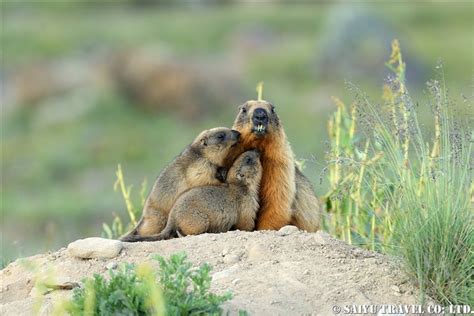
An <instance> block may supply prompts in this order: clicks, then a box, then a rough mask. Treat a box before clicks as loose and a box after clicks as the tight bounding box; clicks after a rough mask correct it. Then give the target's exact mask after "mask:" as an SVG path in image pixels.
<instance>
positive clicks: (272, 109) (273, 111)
mask: <svg viewBox="0 0 474 316" xmlns="http://www.w3.org/2000/svg"><path fill="white" fill-rule="evenodd" d="M271 111H272V113H275V107H274V106H273V105H272V108H271Z"/></svg>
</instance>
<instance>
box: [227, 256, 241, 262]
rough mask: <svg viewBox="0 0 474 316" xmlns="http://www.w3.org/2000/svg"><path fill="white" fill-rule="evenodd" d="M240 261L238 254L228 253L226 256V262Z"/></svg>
mask: <svg viewBox="0 0 474 316" xmlns="http://www.w3.org/2000/svg"><path fill="white" fill-rule="evenodd" d="M239 261H240V257H239V256H237V255H228V256H225V257H224V262H225V263H231V264H232V263H237V262H239Z"/></svg>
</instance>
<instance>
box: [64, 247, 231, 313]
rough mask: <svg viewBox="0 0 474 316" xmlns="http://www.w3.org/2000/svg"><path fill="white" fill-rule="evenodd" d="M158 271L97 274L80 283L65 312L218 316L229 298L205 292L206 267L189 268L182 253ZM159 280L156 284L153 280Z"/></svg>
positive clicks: (207, 285) (125, 267)
mask: <svg viewBox="0 0 474 316" xmlns="http://www.w3.org/2000/svg"><path fill="white" fill-rule="evenodd" d="M155 259H156V260H158V261H159V264H160V270H159V272H158V273H155V272H153V270H152V268H151V267H150V266H149V265H139V266H138V267H137V266H135V265H131V264H124V265H122V266H120V267H119V269H118V270H117V271H112V270H111V271H110V279H109V280H107V279H106V278H104V277H103V276H101V275H99V274H95V275H94V277H93V278H91V279H85V280H83V286H82V287H80V288H76V289H75V290H74V294H73V298H72V300H71V301H70V302H69V303H68V304H67V305H66V307H65V308H66V311H67V312H69V313H70V314H72V315H117V314H119V315H204V314H206V315H220V314H221V313H222V310H221V308H220V305H221V304H222V303H224V302H226V301H228V300H230V299H231V297H232V295H231V294H230V293H227V294H224V295H222V296H219V295H215V294H213V293H210V292H209V289H210V283H211V277H210V276H209V272H210V270H211V269H210V267H209V265H208V264H204V265H202V266H200V267H199V268H193V267H192V264H191V263H190V262H188V261H187V260H186V255H185V254H184V253H180V254H175V255H172V256H171V257H170V259H168V260H166V259H164V258H162V257H160V256H156V257H155ZM157 279H159V281H160V283H157V282H156V280H157Z"/></svg>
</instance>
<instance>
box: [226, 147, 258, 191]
mask: <svg viewBox="0 0 474 316" xmlns="http://www.w3.org/2000/svg"><path fill="white" fill-rule="evenodd" d="M261 177H262V164H261V163H260V152H259V151H258V150H255V149H253V150H249V151H246V152H244V153H243V154H241V155H240V156H239V157H238V158H237V159H236V160H235V162H234V164H233V165H232V167H231V168H230V169H229V173H228V175H227V182H229V183H235V182H240V183H244V184H247V185H252V184H255V185H257V186H258V185H259V184H260V179H261Z"/></svg>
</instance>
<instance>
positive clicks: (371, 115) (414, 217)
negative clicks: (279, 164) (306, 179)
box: [325, 41, 474, 304]
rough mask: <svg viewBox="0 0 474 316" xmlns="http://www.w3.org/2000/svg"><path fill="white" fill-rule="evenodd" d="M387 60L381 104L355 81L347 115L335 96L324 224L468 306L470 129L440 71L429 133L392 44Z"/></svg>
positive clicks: (447, 299) (472, 245)
mask: <svg viewBox="0 0 474 316" xmlns="http://www.w3.org/2000/svg"><path fill="white" fill-rule="evenodd" d="M387 65H388V67H389V69H391V70H392V72H393V73H394V76H393V77H392V78H390V79H389V81H388V83H387V84H386V85H385V86H384V93H383V103H384V105H383V106H375V105H374V104H372V103H371V102H370V101H369V99H368V98H367V97H366V96H365V95H364V94H363V93H362V92H361V91H360V90H359V89H358V88H357V87H355V86H353V85H351V86H350V88H351V89H352V90H353V91H354V92H355V93H356V102H355V103H354V105H353V106H352V107H351V111H350V113H349V112H348V111H347V110H346V108H345V106H344V105H343V104H342V102H340V101H338V100H336V104H337V105H338V110H337V112H336V114H335V115H334V116H333V117H332V118H331V120H330V121H329V132H330V137H331V151H330V159H329V165H328V167H327V169H328V170H329V179H330V183H331V190H330V191H329V192H328V194H327V195H326V204H327V207H328V210H329V214H328V216H327V218H326V219H325V227H326V229H328V230H329V231H330V232H331V233H333V234H335V235H336V236H339V237H341V238H343V239H345V240H347V241H348V242H350V243H354V242H357V243H360V244H362V245H363V246H365V247H368V248H371V249H379V250H382V251H385V252H392V253H394V254H396V255H399V256H401V257H402V259H403V260H404V263H405V266H406V267H407V270H408V272H409V273H410V274H411V275H413V276H414V278H415V280H416V282H417V284H418V285H419V287H420V288H421V290H422V292H423V293H427V294H429V295H430V296H432V297H433V298H435V299H436V300H438V301H439V302H440V303H444V304H472V303H473V301H474V292H473V288H474V287H473V280H474V269H473V267H474V228H473V225H472V223H473V212H472V207H473V205H472V201H471V199H472V196H474V195H473V194H474V190H473V187H474V186H473V177H472V169H471V168H472V167H471V166H472V140H473V139H474V133H473V131H472V129H470V128H469V127H466V126H464V125H463V124H462V121H461V120H459V119H455V117H454V115H453V104H452V103H451V102H450V101H449V99H448V97H447V92H446V88H445V84H444V78H443V76H442V73H441V75H440V78H438V79H437V80H433V81H430V82H429V83H428V85H427V86H428V92H429V95H430V96H431V100H430V105H431V113H432V117H433V126H434V128H433V131H429V132H427V131H426V130H425V128H424V127H423V126H422V124H421V123H420V120H419V117H418V113H417V108H416V106H415V103H414V102H413V101H412V100H411V98H410V95H409V93H408V89H407V86H406V83H405V64H404V62H403V59H402V54H401V50H400V47H399V44H398V42H397V41H394V42H393V43H392V54H391V56H390V60H389V62H388V63H387ZM438 68H439V69H441V67H438ZM357 127H358V128H359V133H357V132H356V131H357ZM361 143H362V144H363V146H360V144H361ZM360 147H362V148H360Z"/></svg>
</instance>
